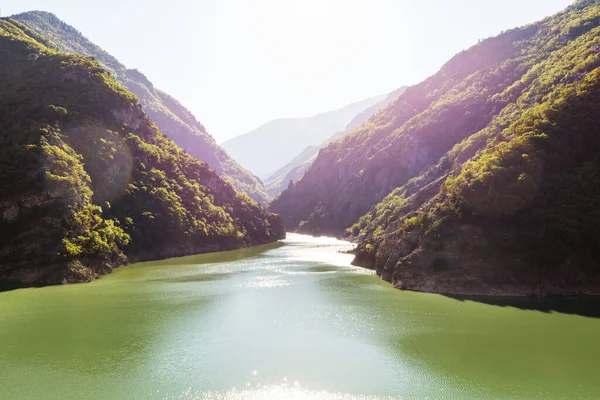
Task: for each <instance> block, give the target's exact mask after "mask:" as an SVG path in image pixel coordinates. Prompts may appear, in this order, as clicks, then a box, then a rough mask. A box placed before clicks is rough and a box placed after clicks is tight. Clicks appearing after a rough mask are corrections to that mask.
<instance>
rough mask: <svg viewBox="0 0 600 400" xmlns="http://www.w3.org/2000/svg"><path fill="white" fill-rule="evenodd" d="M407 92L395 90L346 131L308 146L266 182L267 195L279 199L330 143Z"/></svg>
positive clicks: (361, 115) (365, 111)
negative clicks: (280, 194)
mask: <svg viewBox="0 0 600 400" xmlns="http://www.w3.org/2000/svg"><path fill="white" fill-rule="evenodd" d="M405 90H406V87H401V88H400V89H397V90H394V91H393V92H392V93H390V94H388V95H387V97H386V98H384V99H383V100H381V101H378V102H377V103H375V104H374V105H372V106H371V107H369V108H367V109H366V110H363V111H362V112H360V113H359V114H358V115H357V116H356V117H354V118H353V119H352V121H350V123H349V124H348V125H347V126H346V129H344V130H343V131H341V132H338V133H336V134H335V135H333V136H331V137H329V138H327V139H326V140H325V141H323V142H322V143H321V144H319V145H316V146H308V147H307V148H305V149H304V150H303V151H302V153H300V154H298V155H297V156H296V157H294V158H293V159H292V161H290V162H289V163H287V164H286V165H284V166H283V167H281V168H279V169H278V170H277V171H276V172H275V173H273V174H272V175H271V176H270V177H269V178H268V179H266V180H265V188H266V190H267V193H269V195H270V196H271V197H273V198H275V197H277V196H278V195H279V193H281V192H283V191H284V190H285V189H287V187H288V185H289V183H290V182H297V181H298V180H299V179H301V178H302V176H303V175H304V173H305V172H306V171H307V170H308V168H310V166H311V165H312V163H313V162H314V161H315V159H316V158H317V155H318V154H319V150H321V149H322V148H325V147H327V145H329V143H331V142H333V141H334V140H338V139H340V138H342V137H344V136H345V135H347V134H348V133H350V132H352V131H353V130H354V129H356V128H358V127H359V126H361V125H362V124H364V123H366V122H367V121H368V120H369V119H370V118H371V117H372V116H373V115H374V114H375V113H376V112H378V111H379V110H381V109H382V108H384V107H386V106H387V105H388V104H390V103H391V102H393V101H394V100H396V99H397V98H398V96H400V95H401V94H402V92H404V91H405Z"/></svg>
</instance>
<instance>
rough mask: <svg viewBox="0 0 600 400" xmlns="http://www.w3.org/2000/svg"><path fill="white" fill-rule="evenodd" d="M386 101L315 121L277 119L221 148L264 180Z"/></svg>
mask: <svg viewBox="0 0 600 400" xmlns="http://www.w3.org/2000/svg"><path fill="white" fill-rule="evenodd" d="M385 97H386V95H381V96H375V97H371V98H369V99H366V100H362V101H358V102H355V103H352V104H349V105H347V106H345V107H342V108H340V109H337V110H334V111H329V112H324V113H321V114H318V115H315V116H312V117H307V118H282V119H276V120H274V121H271V122H268V123H266V124H264V125H262V126H260V127H259V128H257V129H255V130H253V131H252V132H249V133H246V134H244V135H241V136H237V137H235V138H233V139H230V140H228V141H226V142H225V143H222V144H221V146H222V147H223V148H224V149H225V150H226V151H227V152H228V153H229V154H230V155H231V156H232V157H233V158H235V159H236V160H237V161H238V162H239V163H240V164H241V165H243V166H244V167H246V168H247V169H248V170H250V171H252V173H254V174H255V175H257V176H258V177H260V178H261V179H263V180H264V179H265V178H268V177H269V176H270V175H272V174H273V173H274V172H275V171H277V170H278V169H279V168H281V167H283V166H284V165H285V164H287V163H288V162H289V161H290V160H291V159H293V158H294V157H295V156H297V155H298V154H299V153H300V152H301V151H302V150H304V149H305V148H306V147H308V146H311V145H313V146H317V145H319V144H321V142H323V141H324V140H326V139H328V138H329V137H330V136H331V135H333V134H335V133H337V132H340V131H343V130H344V129H345V128H346V125H348V123H349V122H350V121H351V120H352V119H353V118H354V117H355V116H356V115H357V114H359V113H360V112H362V111H364V110H365V109H367V108H369V107H371V106H372V105H373V104H376V103H378V102H379V101H381V100H383V99H384V98H385Z"/></svg>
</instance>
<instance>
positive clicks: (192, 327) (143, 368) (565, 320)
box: [0, 235, 600, 400]
mask: <svg viewBox="0 0 600 400" xmlns="http://www.w3.org/2000/svg"><path fill="white" fill-rule="evenodd" d="M347 247H348V245H347V244H345V243H343V242H337V241H335V240H332V239H312V238H309V237H306V236H300V235H289V239H287V240H286V241H285V244H284V245H279V246H278V245H274V246H265V247H261V248H256V249H251V250H243V251H237V252H229V253H221V254H211V255H204V256H193V257H186V258H181V259H174V260H167V261H161V262H152V263H144V264H138V265H134V266H130V267H127V268H124V269H121V270H119V271H117V272H116V273H114V274H113V275H110V276H107V277H105V278H103V279H101V280H99V281H96V282H93V283H91V284H85V285H72V286H60V287H50V288H43V289H23V290H14V291H8V292H3V293H0V399H3V400H4V399H246V398H250V399H265V398H267V399H268V398H275V399H305V398H306V399H312V398H317V399H330V398H331V399H379V398H394V399H396V398H398V399H477V400H480V399H544V400H548V399H598V398H600V343H599V339H600V319H597V318H592V317H588V316H585V315H594V311H595V310H600V301H592V300H586V301H579V300H562V301H553V302H548V301H546V302H540V301H538V302H531V301H527V300H525V301H521V302H520V303H519V304H518V305H519V306H520V307H521V308H515V307H511V306H497V305H488V304H484V303H482V302H476V301H470V300H468V301H460V300H456V299H452V298H448V297H444V296H439V295H428V294H419V293H405V292H400V291H397V290H394V289H392V288H391V287H390V286H389V285H388V284H385V283H383V282H381V281H380V280H379V278H377V277H376V276H374V275H373V273H372V272H371V271H367V270H364V269H360V268H355V267H352V266H350V261H351V259H352V256H349V255H345V254H341V253H339V252H338V251H337V250H338V249H340V248H347ZM525 308H529V310H527V309H525ZM536 309H548V310H552V309H558V310H561V311H562V312H556V311H536Z"/></svg>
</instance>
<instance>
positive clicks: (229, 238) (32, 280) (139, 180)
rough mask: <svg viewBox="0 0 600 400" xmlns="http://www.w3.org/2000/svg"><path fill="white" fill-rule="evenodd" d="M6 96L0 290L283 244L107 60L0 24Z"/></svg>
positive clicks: (1, 111)
mask: <svg viewBox="0 0 600 400" xmlns="http://www.w3.org/2000/svg"><path fill="white" fill-rule="evenodd" d="M0 93H2V95H1V96H0V188H2V190H1V191H0V260H2V261H1V263H0V281H3V282H7V281H10V282H16V283H20V284H25V285H38V284H55V283H61V282H81V281H87V280H90V279H93V278H95V277H97V276H98V275H100V274H103V273H108V272H110V271H111V270H112V268H114V267H118V266H120V265H123V264H125V263H126V262H127V260H128V259H129V260H131V261H138V260H149V259H157V258H166V257H174V256H181V255H187V254H192V253H201V252H209V251H217V250H227V249H234V248H238V247H243V246H250V245H256V244H262V243H268V242H273V241H276V240H278V239H280V238H282V237H284V236H285V232H284V230H283V224H282V222H281V219H280V218H279V217H278V216H277V215H273V214H270V213H267V212H266V211H265V210H264V209H263V208H262V207H261V206H259V205H258V204H257V203H256V202H255V201H254V200H252V199H250V198H249V197H248V196H246V195H244V194H240V193H238V192H236V191H235V189H234V188H233V187H232V186H231V185H230V184H229V183H227V182H225V181H223V180H222V179H221V178H220V177H219V176H218V175H217V174H216V173H215V172H214V171H213V170H212V169H210V168H209V167H208V166H207V164H206V163H204V162H200V161H198V160H196V159H195V158H193V157H192V156H190V155H188V154H186V153H185V152H184V151H183V150H182V149H180V148H179V147H177V145H176V144H175V143H174V142H173V141H171V140H170V139H168V138H167V137H166V136H164V135H163V134H162V133H161V132H160V131H159V129H158V128H157V127H156V125H155V124H154V123H153V122H152V121H151V120H150V118H149V117H148V116H147V115H146V114H145V113H144V112H143V110H142V106H141V104H140V102H139V100H138V98H137V97H136V96H135V95H133V94H132V93H131V92H129V91H127V90H126V89H125V88H124V87H123V86H121V85H120V84H119V83H117V81H115V80H114V79H113V77H112V76H111V75H110V74H109V73H108V72H106V70H105V69H104V68H103V66H102V65H101V64H100V63H99V62H97V61H96V60H94V59H93V58H92V57H83V56H80V55H77V54H66V53H63V52H61V51H59V49H58V48H56V47H55V46H54V44H53V43H52V41H50V40H49V39H47V38H45V37H43V36H41V35H39V34H38V33H37V32H35V31H34V30H32V29H30V28H29V27H27V26H26V25H24V24H22V23H20V22H18V21H16V20H13V19H0Z"/></svg>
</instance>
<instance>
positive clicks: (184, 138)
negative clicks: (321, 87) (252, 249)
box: [12, 11, 269, 204]
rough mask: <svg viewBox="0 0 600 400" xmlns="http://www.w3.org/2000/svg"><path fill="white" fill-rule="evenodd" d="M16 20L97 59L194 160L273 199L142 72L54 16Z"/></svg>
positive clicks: (61, 45) (64, 48)
mask: <svg viewBox="0 0 600 400" xmlns="http://www.w3.org/2000/svg"><path fill="white" fill-rule="evenodd" d="M12 18H13V19H15V20H17V21H20V22H22V23H24V24H25V25H27V26H28V27H30V28H31V29H33V30H34V31H36V32H37V33H39V34H41V35H42V36H44V37H46V38H47V39H49V40H50V41H51V42H52V43H53V44H54V45H55V46H56V47H57V48H58V49H60V50H61V51H63V52H66V53H75V54H79V55H82V56H92V57H94V58H95V59H96V60H98V61H99V62H100V63H101V64H102V65H104V67H105V68H106V69H107V70H108V71H110V73H111V74H112V75H113V77H114V78H115V79H116V80H117V81H118V82H119V83H121V84H122V85H123V86H125V87H126V88H127V89H128V90H129V91H131V92H132V93H133V94H135V95H136V96H137V97H138V98H139V99H140V102H141V104H142V107H143V109H144V112H146V114H148V116H150V118H152V120H153V121H154V123H155V124H156V125H157V126H158V128H159V129H160V130H161V131H162V132H163V133H164V134H165V135H167V136H168V137H169V138H171V139H173V140H174V141H175V143H177V144H178V145H179V146H180V147H181V148H183V149H184V150H185V151H187V152H188V153H189V154H191V155H192V156H194V157H196V158H198V159H199V160H201V161H204V162H206V163H207V164H208V165H209V166H210V167H211V168H213V169H214V170H215V172H216V173H217V174H219V175H220V176H222V177H223V178H225V179H227V180H229V181H231V183H232V184H233V186H234V187H235V188H236V189H237V190H239V191H240V192H244V193H246V194H248V195H249V196H250V197H252V198H253V199H254V200H256V201H257V202H259V203H261V204H266V203H267V202H268V200H269V197H268V195H267V193H266V192H265V190H264V187H263V185H262V182H261V181H260V180H259V179H258V178H256V177H255V176H254V175H252V174H251V173H250V172H248V171H247V170H245V169H244V168H243V167H241V166H240V165H239V164H238V163H237V162H235V161H234V160H233V159H232V158H231V157H230V156H229V155H228V154H227V153H226V152H225V151H224V150H223V149H222V148H221V147H219V146H218V145H217V143H216V142H215V140H214V139H213V138H212V137H211V136H210V135H209V134H208V133H207V132H206V129H205V128H204V126H202V124H201V123H200V122H198V121H197V120H196V118H195V117H194V115H192V113H191V112H190V111H189V110H187V109H186V108H185V107H184V106H183V105H181V104H180V103H179V102H178V101H177V100H175V99H174V98H172V97H171V96H169V95H168V94H166V93H164V92H162V91H160V90H159V89H157V88H155V87H154V85H153V84H152V82H150V81H149V80H148V78H146V77H145V76H144V75H143V74H142V73H141V72H139V71H138V70H135V69H127V68H126V67H125V66H124V65H123V64H121V63H120V62H119V61H118V60H117V59H116V58H115V57H113V56H111V55H110V54H108V53H107V52H106V51H104V50H102V49H101V48H100V47H98V46H96V45H95V44H93V43H92V42H90V41H89V40H88V39H86V38H85V37H84V36H83V35H82V34H81V33H80V32H78V31H77V30H76V29H75V28H73V27H72V26H69V25H67V24H66V23H64V22H63V21H61V20H60V19H58V18H57V17H56V16H55V15H53V14H50V13H47V12H43V11H32V12H27V13H23V14H18V15H14V16H12Z"/></svg>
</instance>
